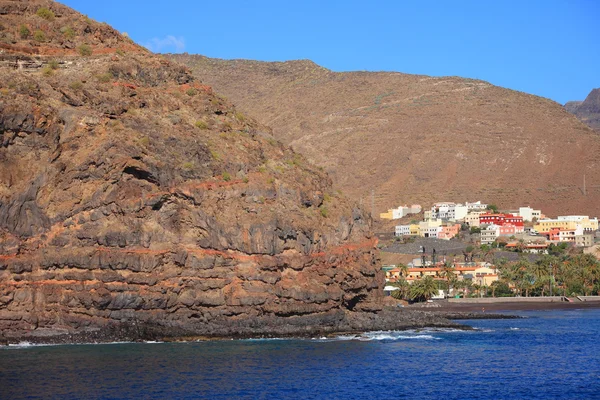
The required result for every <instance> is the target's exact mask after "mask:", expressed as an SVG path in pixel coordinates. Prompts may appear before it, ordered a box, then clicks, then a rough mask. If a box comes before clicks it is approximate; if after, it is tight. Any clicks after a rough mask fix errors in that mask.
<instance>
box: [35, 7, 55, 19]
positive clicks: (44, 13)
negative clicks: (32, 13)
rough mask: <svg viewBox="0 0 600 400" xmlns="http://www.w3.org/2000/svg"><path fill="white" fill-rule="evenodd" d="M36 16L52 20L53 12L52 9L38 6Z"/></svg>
mask: <svg viewBox="0 0 600 400" xmlns="http://www.w3.org/2000/svg"><path fill="white" fill-rule="evenodd" d="M36 14H37V16H38V17H41V18H44V19H45V20H48V21H52V20H54V13H53V12H52V10H49V9H48V8H46V7H41V8H38V10H37V12H36Z"/></svg>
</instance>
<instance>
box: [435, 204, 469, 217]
mask: <svg viewBox="0 0 600 400" xmlns="http://www.w3.org/2000/svg"><path fill="white" fill-rule="evenodd" d="M468 211H469V210H468V208H467V206H465V205H463V204H456V203H436V204H434V205H433V207H431V211H430V213H428V214H427V215H426V217H427V216H428V217H429V218H431V219H438V218H439V219H445V220H454V221H459V220H462V219H464V218H465V217H466V215H467V213H468Z"/></svg>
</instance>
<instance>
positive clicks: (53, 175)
mask: <svg viewBox="0 0 600 400" xmlns="http://www.w3.org/2000/svg"><path fill="white" fill-rule="evenodd" d="M40 10H42V11H40ZM0 14H2V15H3V30H2V31H0V39H1V40H0V45H1V47H2V53H1V54H0V63H1V66H0V77H1V79H0V82H1V83H0V85H1V88H0V94H1V97H0V331H1V332H2V336H4V338H5V339H3V340H18V339H23V338H29V339H34V340H41V341H53V340H59V339H56V338H57V337H58V338H62V339H61V340H81V341H90V340H114V339H141V338H156V337H184V336H232V337H234V336H256V335H270V336H272V335H293V334H313V333H323V332H332V331H339V330H351V329H368V328H370V327H372V328H381V327H383V326H387V327H392V326H401V325H402V326H405V325H406V324H407V323H408V324H417V325H418V324H421V325H423V324H431V323H435V321H433V320H431V319H429V320H428V319H427V318H425V319H423V318H424V317H422V316H418V317H415V319H413V320H411V321H412V322H407V321H408V320H409V319H410V318H409V319H407V320H405V321H404V322H400V321H399V320H397V319H395V318H393V317H390V316H389V315H388V314H385V313H380V314H377V313H378V312H379V311H380V306H378V301H379V297H380V295H381V292H382V290H381V289H382V285H383V281H384V279H383V275H382V273H381V271H380V268H379V265H378V261H377V253H376V250H375V240H374V238H373V237H372V236H371V234H370V233H369V231H370V218H369V217H368V215H367V214H366V213H365V212H364V211H363V210H362V209H361V208H359V207H356V206H352V205H351V204H350V203H349V202H348V201H347V200H346V199H345V198H344V197H343V196H342V195H341V194H339V193H336V192H334V191H333V190H332V189H331V182H330V180H329V178H328V177H327V175H326V174H325V173H323V172H322V171H321V170H320V169H318V168H316V167H314V166H312V165H310V164H309V163H308V162H307V161H306V160H305V159H304V158H303V157H302V156H301V155H299V154H296V153H294V152H293V151H292V150H290V149H288V148H286V147H284V146H283V145H281V144H280V143H279V142H277V141H276V140H275V139H274V138H273V137H272V136H271V135H270V130H269V129H268V128H267V127H264V126H261V125H260V124H258V123H257V122H256V121H255V120H253V119H252V118H250V117H249V116H247V115H243V114H241V113H240V112H238V111H236V109H235V108H234V107H233V106H232V105H231V104H230V103H229V102H228V101H227V100H226V99H224V98H222V97H219V96H218V95H216V94H214V93H213V92H212V90H211V88H210V87H208V86H206V85H203V84H202V83H201V82H199V81H198V80H196V79H194V77H193V76H192V75H191V74H190V72H189V71H188V70H187V69H186V68H185V67H183V66H180V65H178V64H176V63H173V62H169V61H167V60H165V59H163V58H161V57H159V56H157V55H154V54H151V53H149V52H148V51H147V50H146V49H144V48H142V47H139V46H137V45H135V44H134V43H132V42H131V41H130V40H128V39H127V38H126V37H123V36H121V35H119V34H118V33H117V32H116V31H114V30H113V29H112V28H110V27H108V26H107V25H105V24H100V23H97V22H94V21H92V20H90V19H88V18H87V17H84V16H82V15H79V14H77V13H76V12H74V11H73V10H71V9H69V8H67V7H64V6H62V5H60V4H57V3H54V2H50V1H2V2H0ZM27 32H29V33H27ZM33 32H35V38H37V39H35V38H34V37H33V36H32V35H33ZM39 32H41V33H39ZM38 39H39V40H38ZM42 39H43V40H42ZM378 315H381V317H378ZM65 338H67V339H65Z"/></svg>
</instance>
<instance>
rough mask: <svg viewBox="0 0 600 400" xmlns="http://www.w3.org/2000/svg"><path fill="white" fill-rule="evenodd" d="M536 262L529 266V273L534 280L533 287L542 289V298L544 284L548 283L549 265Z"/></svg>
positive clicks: (539, 261)
mask: <svg viewBox="0 0 600 400" xmlns="http://www.w3.org/2000/svg"><path fill="white" fill-rule="evenodd" d="M541 261H542V260H538V261H537V262H535V263H533V264H529V266H530V271H529V272H530V273H531V274H532V275H533V276H534V278H535V286H538V287H541V288H542V297H543V296H544V289H545V283H546V282H549V281H550V265H549V264H546V263H543V262H541Z"/></svg>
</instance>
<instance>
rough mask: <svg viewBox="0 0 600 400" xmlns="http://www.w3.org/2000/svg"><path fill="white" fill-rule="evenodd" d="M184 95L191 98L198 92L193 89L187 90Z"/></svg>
mask: <svg viewBox="0 0 600 400" xmlns="http://www.w3.org/2000/svg"><path fill="white" fill-rule="evenodd" d="M185 94H187V95H188V96H190V97H193V96H195V95H197V94H198V90H196V89H194V88H189V89H188V90H186V91H185Z"/></svg>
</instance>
